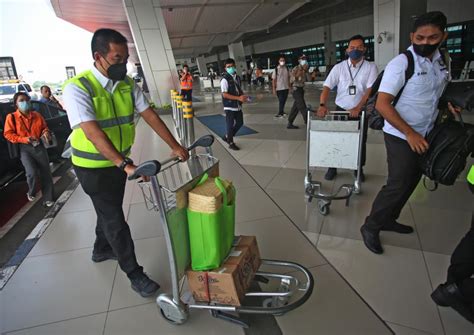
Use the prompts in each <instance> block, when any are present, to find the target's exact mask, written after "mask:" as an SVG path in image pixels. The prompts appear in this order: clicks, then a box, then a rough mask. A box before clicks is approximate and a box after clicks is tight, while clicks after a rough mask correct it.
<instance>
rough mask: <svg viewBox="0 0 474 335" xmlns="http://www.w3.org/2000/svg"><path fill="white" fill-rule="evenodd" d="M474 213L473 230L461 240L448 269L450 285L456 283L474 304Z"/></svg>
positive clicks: (473, 218)
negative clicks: (473, 276)
mask: <svg viewBox="0 0 474 335" xmlns="http://www.w3.org/2000/svg"><path fill="white" fill-rule="evenodd" d="M473 274H474V213H473V214H472V219H471V229H470V230H469V231H468V232H467V234H466V235H465V236H464V237H463V238H462V239H461V241H460V242H459V244H458V245H457V247H456V249H454V252H453V254H452V256H451V265H450V266H449V268H448V280H447V282H448V283H456V285H457V286H458V287H459V289H460V290H461V293H462V295H463V296H464V297H465V298H467V299H468V300H469V301H470V302H471V303H474V278H471V276H472V275H473Z"/></svg>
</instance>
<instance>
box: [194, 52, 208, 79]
mask: <svg viewBox="0 0 474 335" xmlns="http://www.w3.org/2000/svg"><path fill="white" fill-rule="evenodd" d="M196 63H197V67H198V71H199V72H200V73H201V76H203V77H205V76H207V72H208V71H207V66H206V59H205V58H204V57H198V58H196Z"/></svg>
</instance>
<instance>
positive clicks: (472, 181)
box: [467, 165, 474, 185]
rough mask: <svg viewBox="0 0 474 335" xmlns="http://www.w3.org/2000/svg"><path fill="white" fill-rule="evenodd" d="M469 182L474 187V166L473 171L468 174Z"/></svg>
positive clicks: (473, 166)
mask: <svg viewBox="0 0 474 335" xmlns="http://www.w3.org/2000/svg"><path fill="white" fill-rule="evenodd" d="M467 181H468V182H469V184H472V185H474V165H472V166H471V169H470V170H469V173H468V174H467Z"/></svg>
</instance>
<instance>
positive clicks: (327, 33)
mask: <svg viewBox="0 0 474 335" xmlns="http://www.w3.org/2000/svg"><path fill="white" fill-rule="evenodd" d="M324 64H325V65H326V66H331V65H335V64H336V43H334V42H333V41H332V35H331V25H330V24H327V25H325V26H324Z"/></svg>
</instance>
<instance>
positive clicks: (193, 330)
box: [104, 303, 244, 335]
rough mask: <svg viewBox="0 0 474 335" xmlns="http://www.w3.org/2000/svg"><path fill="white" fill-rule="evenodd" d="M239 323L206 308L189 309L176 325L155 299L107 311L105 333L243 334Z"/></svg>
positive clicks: (141, 334) (115, 334)
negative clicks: (159, 307) (180, 323)
mask: <svg viewBox="0 0 474 335" xmlns="http://www.w3.org/2000/svg"><path fill="white" fill-rule="evenodd" d="M243 333H244V332H243V331H242V329H241V328H240V327H238V326H235V325H233V324H230V323H228V322H225V321H222V320H216V319H214V318H212V317H211V316H210V314H209V312H205V311H199V310H191V311H190V317H189V320H188V322H186V323H185V324H183V325H180V326H176V325H172V324H170V323H169V322H167V321H166V320H165V319H164V318H163V317H162V316H161V314H160V311H159V310H158V308H157V306H156V304H155V303H150V304H146V305H141V306H137V307H132V308H126V309H121V310H118V311H113V312H110V313H109V315H108V317H107V323H106V326H105V333H104V334H105V335H130V334H134V335H151V334H166V335H175V334H176V335H178V334H192V335H201V334H202V335H204V334H209V335H221V334H227V335H243Z"/></svg>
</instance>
